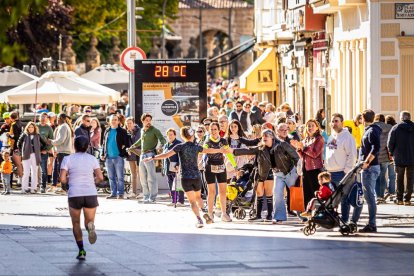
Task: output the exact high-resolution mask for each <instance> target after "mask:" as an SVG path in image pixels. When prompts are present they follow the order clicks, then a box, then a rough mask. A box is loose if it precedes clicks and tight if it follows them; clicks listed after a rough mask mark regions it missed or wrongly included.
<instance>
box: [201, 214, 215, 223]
mask: <svg viewBox="0 0 414 276" xmlns="http://www.w3.org/2000/svg"><path fill="white" fill-rule="evenodd" d="M203 218H204V219H205V221H206V223H207V224H212V223H213V222H214V220H213V219H212V218H211V217H210V216H209V215H208V214H204V215H203Z"/></svg>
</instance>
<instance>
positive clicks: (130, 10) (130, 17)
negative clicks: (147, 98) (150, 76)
mask: <svg viewBox="0 0 414 276" xmlns="http://www.w3.org/2000/svg"><path fill="white" fill-rule="evenodd" d="M127 21H128V32H127V33H128V47H134V46H136V45H135V44H136V41H137V38H136V35H137V34H136V33H137V32H136V22H135V0H127ZM134 81H135V80H134V72H129V85H128V99H129V102H128V103H129V114H130V116H134V115H135V83H134ZM135 119H137V118H135Z"/></svg>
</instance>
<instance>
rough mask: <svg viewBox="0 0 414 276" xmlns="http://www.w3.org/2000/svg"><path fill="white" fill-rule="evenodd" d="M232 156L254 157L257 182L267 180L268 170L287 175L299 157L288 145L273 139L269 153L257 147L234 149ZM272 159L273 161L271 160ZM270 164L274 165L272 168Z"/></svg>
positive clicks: (262, 147) (261, 147)
mask: <svg viewBox="0 0 414 276" xmlns="http://www.w3.org/2000/svg"><path fill="white" fill-rule="evenodd" d="M233 154H234V155H235V156H238V155H256V156H257V159H256V160H257V166H258V173H259V181H264V180H266V179H267V176H268V174H269V170H270V169H273V170H274V171H276V172H282V173H283V174H285V175H286V174H288V173H289V172H290V171H291V170H292V169H293V167H294V166H295V165H296V164H297V163H298V161H299V155H298V153H297V152H296V150H295V149H294V148H293V147H292V146H291V145H290V144H288V143H286V142H284V141H280V140H278V139H275V140H274V141H273V147H272V148H271V149H270V151H268V150H266V149H265V147H264V146H258V147H254V148H250V149H234V150H233ZM271 158H273V161H272V160H271ZM272 164H275V166H273V165H272ZM272 167H273V168H272Z"/></svg>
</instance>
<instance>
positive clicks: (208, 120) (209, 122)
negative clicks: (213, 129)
mask: <svg viewBox="0 0 414 276" xmlns="http://www.w3.org/2000/svg"><path fill="white" fill-rule="evenodd" d="M211 122H212V121H211V119H210V118H205V119H204V120H203V125H209V124H211Z"/></svg>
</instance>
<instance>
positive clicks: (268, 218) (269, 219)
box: [264, 216, 273, 222]
mask: <svg viewBox="0 0 414 276" xmlns="http://www.w3.org/2000/svg"><path fill="white" fill-rule="evenodd" d="M272 220H273V218H272V216H267V217H266V218H265V220H264V221H265V222H272Z"/></svg>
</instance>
